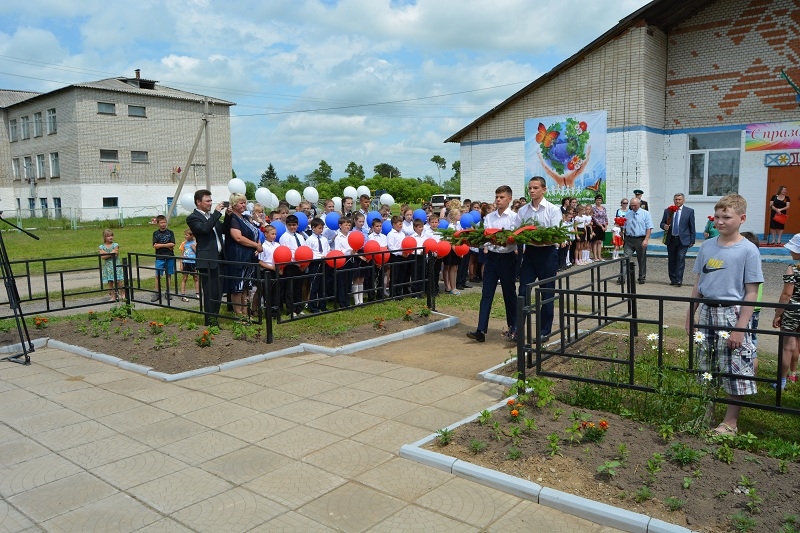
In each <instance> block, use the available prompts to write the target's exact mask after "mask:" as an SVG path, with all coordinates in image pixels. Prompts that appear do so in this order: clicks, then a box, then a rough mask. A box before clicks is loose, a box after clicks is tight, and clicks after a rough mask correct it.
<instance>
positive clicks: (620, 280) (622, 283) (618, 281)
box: [617, 278, 625, 285]
mask: <svg viewBox="0 0 800 533" xmlns="http://www.w3.org/2000/svg"><path fill="white" fill-rule="evenodd" d="M617 285H625V281H623V279H622V278H617Z"/></svg>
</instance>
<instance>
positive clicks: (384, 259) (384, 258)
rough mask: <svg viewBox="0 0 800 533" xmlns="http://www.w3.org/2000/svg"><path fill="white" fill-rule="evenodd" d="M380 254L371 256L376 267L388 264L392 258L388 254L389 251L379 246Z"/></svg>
mask: <svg viewBox="0 0 800 533" xmlns="http://www.w3.org/2000/svg"><path fill="white" fill-rule="evenodd" d="M379 250H380V253H377V254H375V255H374V256H372V259H373V260H374V261H375V264H376V265H378V266H382V265H383V264H384V263H388V262H389V258H390V257H392V254H391V253H390V252H389V249H388V248H386V247H385V246H381V247H380V248H379Z"/></svg>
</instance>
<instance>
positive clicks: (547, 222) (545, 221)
mask: <svg viewBox="0 0 800 533" xmlns="http://www.w3.org/2000/svg"><path fill="white" fill-rule="evenodd" d="M517 214H518V215H519V219H520V224H522V223H524V221H532V222H533V224H534V225H535V226H537V227H542V228H552V227H553V226H560V225H561V222H562V221H563V219H564V215H562V214H561V208H560V207H559V206H557V205H555V204H552V203H550V202H548V201H547V199H546V198H542V201H541V202H539V207H538V208H536V207H534V206H533V203H529V204H525V205H523V206H522V207H521V208H520V209H519V212H517ZM590 218H591V217H590ZM526 246H543V245H541V244H528V245H526ZM545 246H546V245H545Z"/></svg>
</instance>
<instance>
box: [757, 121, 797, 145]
mask: <svg viewBox="0 0 800 533" xmlns="http://www.w3.org/2000/svg"><path fill="white" fill-rule="evenodd" d="M744 149H745V151H748V152H749V151H755V150H796V149H800V122H798V121H794V122H766V123H761V124H748V125H747V136H746V137H745V141H744Z"/></svg>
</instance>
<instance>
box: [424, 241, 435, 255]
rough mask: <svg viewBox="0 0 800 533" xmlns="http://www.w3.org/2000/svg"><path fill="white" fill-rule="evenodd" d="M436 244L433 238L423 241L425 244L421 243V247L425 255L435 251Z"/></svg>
mask: <svg viewBox="0 0 800 533" xmlns="http://www.w3.org/2000/svg"><path fill="white" fill-rule="evenodd" d="M437 244H438V243H437V242H436V239H434V238H433V237H429V238H427V239H425V242H423V243H422V246H424V247H425V253H426V254H430V253H433V252H435V251H436V245H437Z"/></svg>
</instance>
